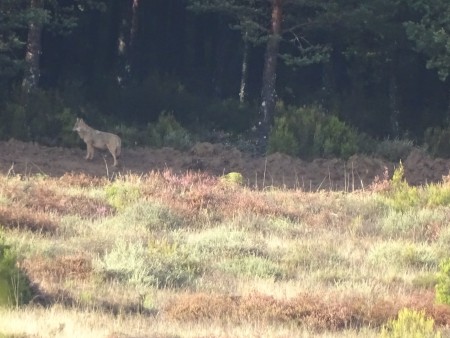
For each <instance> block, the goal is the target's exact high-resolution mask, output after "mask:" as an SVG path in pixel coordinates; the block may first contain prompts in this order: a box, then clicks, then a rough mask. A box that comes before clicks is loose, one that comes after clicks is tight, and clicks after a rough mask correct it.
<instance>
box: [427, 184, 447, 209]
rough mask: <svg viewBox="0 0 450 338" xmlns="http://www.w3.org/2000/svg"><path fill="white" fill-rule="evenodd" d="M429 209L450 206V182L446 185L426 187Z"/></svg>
mask: <svg viewBox="0 0 450 338" xmlns="http://www.w3.org/2000/svg"><path fill="white" fill-rule="evenodd" d="M425 196H426V204H427V206H428V207H437V206H448V205H450V182H449V183H446V184H429V185H427V186H426V187H425Z"/></svg>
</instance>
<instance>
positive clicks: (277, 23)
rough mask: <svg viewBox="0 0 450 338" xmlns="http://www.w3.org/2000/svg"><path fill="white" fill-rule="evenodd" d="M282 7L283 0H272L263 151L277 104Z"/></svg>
mask: <svg viewBox="0 0 450 338" xmlns="http://www.w3.org/2000/svg"><path fill="white" fill-rule="evenodd" d="M282 7H283V0H272V19H271V32H270V36H269V40H268V41H267V46H266V54H265V60H264V70H263V79H262V89H261V106H260V109H259V121H258V126H257V128H258V129H259V135H258V138H259V140H258V142H259V150H260V151H262V152H266V151H267V141H268V136H269V131H270V126H271V124H272V121H273V117H274V111H275V104H276V91H275V83H276V78H277V60H278V50H279V46H280V35H281V21H282Z"/></svg>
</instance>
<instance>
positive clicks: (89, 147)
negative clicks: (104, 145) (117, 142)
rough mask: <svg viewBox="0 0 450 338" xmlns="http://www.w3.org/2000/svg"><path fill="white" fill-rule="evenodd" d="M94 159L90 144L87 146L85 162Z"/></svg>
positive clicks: (92, 148)
mask: <svg viewBox="0 0 450 338" xmlns="http://www.w3.org/2000/svg"><path fill="white" fill-rule="evenodd" d="M93 158H94V147H93V146H92V145H91V144H87V154H86V160H92V159H93Z"/></svg>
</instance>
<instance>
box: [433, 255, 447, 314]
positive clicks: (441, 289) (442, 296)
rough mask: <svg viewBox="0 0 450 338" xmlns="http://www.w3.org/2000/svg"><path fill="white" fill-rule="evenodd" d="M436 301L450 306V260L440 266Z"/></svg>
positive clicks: (444, 261)
mask: <svg viewBox="0 0 450 338" xmlns="http://www.w3.org/2000/svg"><path fill="white" fill-rule="evenodd" d="M436 300H437V301H438V302H439V303H443V304H449V305H450V258H448V259H445V260H443V261H442V262H441V263H440V264H439V272H438V274H437V284H436Z"/></svg>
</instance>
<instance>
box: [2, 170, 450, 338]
mask: <svg viewBox="0 0 450 338" xmlns="http://www.w3.org/2000/svg"><path fill="white" fill-rule="evenodd" d="M390 186H391V184H390V182H388V181H387V179H383V180H381V181H377V182H375V183H374V185H373V186H372V188H371V190H369V191H366V192H362V191H360V192H354V193H340V192H316V193H311V192H303V191H300V190H295V191H289V190H282V189H273V188H272V189H266V190H262V191H254V190H251V189H249V188H246V187H241V186H238V185H230V184H225V183H224V182H223V181H220V180H218V179H217V178H214V177H210V176H207V175H205V174H200V173H192V172H190V173H187V174H185V175H177V174H174V173H173V172H171V171H165V172H162V173H158V172H152V173H149V174H148V175H143V176H135V175H126V176H120V177H116V178H115V180H114V181H110V180H107V179H103V178H92V177H89V176H86V175H74V174H68V175H65V176H63V177H61V178H59V179H53V178H42V177H36V178H33V177H28V178H26V179H23V178H20V177H1V178H0V224H1V225H2V226H3V230H2V234H3V237H5V238H6V241H7V243H9V244H10V245H12V246H13V247H15V248H16V251H17V252H18V254H19V258H20V266H21V268H22V269H23V270H24V271H25V272H26V273H27V275H28V277H29V278H30V280H31V281H32V282H33V283H34V284H35V291H36V292H37V293H38V294H37V295H36V296H37V297H36V298H35V301H34V304H41V305H44V306H45V307H44V308H39V307H34V306H33V304H31V305H29V306H26V307H23V308H19V309H10V310H5V309H3V310H0V311H2V312H1V314H0V336H1V334H9V335H18V336H20V335H24V336H30V335H34V336H42V337H48V336H54V337H66V336H71V334H72V335H73V334H74V333H76V335H77V336H79V337H248V336H254V337H291V336H300V337H375V336H376V335H377V333H378V332H379V330H380V328H381V326H382V325H383V324H384V323H386V322H387V321H388V320H389V319H390V318H392V317H395V316H396V314H397V312H398V311H399V310H400V309H402V308H404V307H409V308H412V309H418V310H420V309H424V310H425V311H426V314H427V315H428V316H431V317H433V318H434V320H435V322H436V324H437V325H438V326H439V328H440V329H442V330H445V329H446V328H447V327H449V326H450V307H448V306H446V305H438V304H436V303H435V300H434V280H435V279H434V277H433V276H434V275H435V273H436V272H437V269H438V263H439V261H440V260H441V259H443V258H446V257H448V254H447V251H448V243H450V239H449V238H450V235H449V234H450V206H449V205H445V203H444V204H443V203H441V202H440V204H438V205H434V204H433V205H431V204H429V203H426V201H425V202H421V204H420V205H418V206H417V207H415V208H411V209H405V210H404V211H402V212H399V211H397V210H395V209H394V208H393V207H392V205H393V203H396V202H397V201H396V200H395V199H394V198H393V197H391V195H388V194H390V193H391V190H390ZM380 187H381V188H380ZM436 189H439V188H436ZM430 191H431V190H430ZM436 191H437V190H436ZM436 191H434V192H433V194H435V195H436V196H437V197H440V196H441V195H442V194H441V195H439V194H440V192H439V191H438V192H436ZM418 192H419V193H422V190H418ZM425 193H426V194H430V192H429V191H424V194H425ZM442 196H444V197H445V195H442ZM394 197H395V196H394ZM389 198H390V200H388V201H387V199H389ZM438 200H439V201H441V199H438ZM386 201H387V202H386ZM394 206H395V204H394ZM402 206H403V205H402ZM79 321H83V323H85V324H86V325H85V326H83V327H80V326H79V325H78V326H77V325H76V323H77V322H79Z"/></svg>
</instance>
